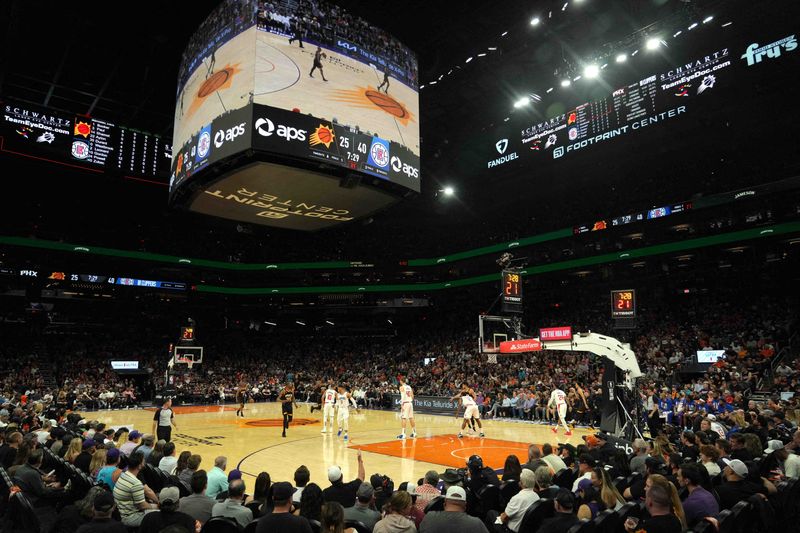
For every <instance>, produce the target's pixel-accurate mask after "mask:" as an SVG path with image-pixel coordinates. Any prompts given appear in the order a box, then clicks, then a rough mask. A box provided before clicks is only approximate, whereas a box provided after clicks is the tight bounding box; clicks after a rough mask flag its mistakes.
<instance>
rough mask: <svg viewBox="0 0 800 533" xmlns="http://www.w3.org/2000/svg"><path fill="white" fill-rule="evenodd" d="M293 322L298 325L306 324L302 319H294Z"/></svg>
mask: <svg viewBox="0 0 800 533" xmlns="http://www.w3.org/2000/svg"><path fill="white" fill-rule="evenodd" d="M294 322H295V324H297V325H298V326H305V325H306V323H305V322H302V321H300V320H295V321H294Z"/></svg>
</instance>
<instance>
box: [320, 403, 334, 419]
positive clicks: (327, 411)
mask: <svg viewBox="0 0 800 533" xmlns="http://www.w3.org/2000/svg"><path fill="white" fill-rule="evenodd" d="M335 410H336V409H335V408H334V405H333V404H332V403H326V404H325V405H324V406H323V407H322V418H333V412H334V411H335Z"/></svg>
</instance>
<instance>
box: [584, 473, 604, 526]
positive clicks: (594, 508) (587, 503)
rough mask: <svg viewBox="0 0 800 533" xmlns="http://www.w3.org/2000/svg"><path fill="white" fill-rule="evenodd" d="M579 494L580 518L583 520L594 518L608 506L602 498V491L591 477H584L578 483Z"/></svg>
mask: <svg viewBox="0 0 800 533" xmlns="http://www.w3.org/2000/svg"><path fill="white" fill-rule="evenodd" d="M577 496H578V499H579V500H580V502H581V503H580V505H579V506H578V518H580V519H581V520H592V519H593V518H595V517H596V516H597V515H598V513H600V511H603V510H604V509H605V508H606V507H605V505H603V501H602V500H601V499H600V492H599V491H598V490H597V489H596V488H594V486H593V485H592V481H591V480H589V479H582V480H581V482H580V483H578V492H577Z"/></svg>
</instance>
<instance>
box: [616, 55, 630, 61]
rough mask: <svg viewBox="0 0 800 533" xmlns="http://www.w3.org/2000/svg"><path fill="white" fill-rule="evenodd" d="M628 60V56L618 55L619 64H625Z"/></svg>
mask: <svg viewBox="0 0 800 533" xmlns="http://www.w3.org/2000/svg"><path fill="white" fill-rule="evenodd" d="M627 60H628V54H618V55H617V63H624V62H625V61H627Z"/></svg>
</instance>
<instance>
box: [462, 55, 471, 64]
mask: <svg viewBox="0 0 800 533" xmlns="http://www.w3.org/2000/svg"><path fill="white" fill-rule="evenodd" d="M470 61H472V56H469V57H468V58H467V60H466V61H465V62H464V63H469V62H470Z"/></svg>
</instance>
